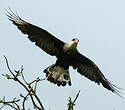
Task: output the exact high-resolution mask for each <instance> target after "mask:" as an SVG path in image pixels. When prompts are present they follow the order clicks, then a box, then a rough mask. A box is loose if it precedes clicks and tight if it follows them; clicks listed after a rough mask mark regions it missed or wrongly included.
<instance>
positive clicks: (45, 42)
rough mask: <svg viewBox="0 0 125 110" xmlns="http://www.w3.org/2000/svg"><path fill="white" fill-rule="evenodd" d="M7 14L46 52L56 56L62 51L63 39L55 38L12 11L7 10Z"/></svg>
mask: <svg viewBox="0 0 125 110" xmlns="http://www.w3.org/2000/svg"><path fill="white" fill-rule="evenodd" d="M10 11H11V10H10ZM7 16H8V19H9V20H10V21H12V22H13V24H15V25H16V26H17V28H18V29H19V30H20V31H21V32H22V33H24V34H27V35H28V38H29V39H30V40H31V41H32V42H35V44H36V45H37V46H38V47H40V48H41V49H42V50H43V51H45V52H46V53H48V54H50V55H52V56H53V55H54V56H56V57H59V56H60V55H61V53H63V50H62V49H63V45H64V42H63V41H61V40H59V39H57V38H56V37H54V36H53V35H52V34H50V33H49V32H47V31H46V30H44V29H42V28H39V27H37V26H35V25H32V24H30V23H28V22H26V21H24V20H23V19H21V18H20V17H19V16H18V15H16V14H14V13H13V12H12V11H11V12H9V11H7Z"/></svg>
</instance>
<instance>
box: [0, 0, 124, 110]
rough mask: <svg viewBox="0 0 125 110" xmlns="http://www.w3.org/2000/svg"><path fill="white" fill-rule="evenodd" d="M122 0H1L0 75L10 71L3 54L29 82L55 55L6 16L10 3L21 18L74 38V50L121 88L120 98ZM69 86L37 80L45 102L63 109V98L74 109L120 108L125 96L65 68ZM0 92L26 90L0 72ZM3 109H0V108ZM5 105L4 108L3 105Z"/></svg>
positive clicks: (12, 94)
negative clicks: (32, 40)
mask: <svg viewBox="0 0 125 110" xmlns="http://www.w3.org/2000/svg"><path fill="white" fill-rule="evenodd" d="M124 4H125V1H124V0H61V1H59V0H32V1H31V0H0V12H1V13H0V34H1V35H0V74H6V73H9V72H8V70H7V67H6V63H5V59H4V57H3V55H5V56H6V57H7V58H8V60H9V64H10V66H11V69H12V70H18V69H20V67H21V65H23V67H24V74H25V77H26V79H27V80H28V81H31V80H33V79H34V78H35V77H38V76H39V77H41V78H44V77H45V74H44V73H43V72H42V70H44V69H45V68H46V67H47V66H49V65H51V64H53V63H55V61H56V58H55V57H52V56H49V55H47V54H46V53H45V52H43V51H42V50H41V49H40V48H38V47H36V46H35V45H34V44H33V43H31V42H30V41H29V40H28V39H27V38H26V37H25V36H26V35H24V34H22V33H21V32H20V31H19V30H18V29H17V28H16V26H14V25H13V24H12V23H11V22H10V21H9V20H8V18H7V16H6V15H5V13H6V12H5V9H8V7H11V9H12V10H13V11H17V12H18V14H19V15H20V17H21V18H22V19H24V20H26V21H28V22H30V23H32V24H34V25H37V26H39V27H41V28H43V29H45V30H47V31H48V32H50V33H51V34H53V35H54V36H56V37H58V38H59V39H61V40H63V41H65V42H70V41H71V39H72V38H79V39H80V42H79V44H78V50H79V51H80V52H81V53H82V54H83V55H85V56H87V57H88V58H90V59H91V60H93V61H94V62H95V63H96V64H97V65H98V67H99V68H100V69H101V71H102V72H103V74H104V75H105V76H106V78H108V79H109V80H110V81H111V82H112V83H113V84H115V85H118V87H120V88H122V89H123V90H122V94H121V95H122V96H123V97H124V98H125V94H124V90H125V80H124V78H125V69H124V68H125V67H124V66H125V59H124V56H125V6H124ZM70 73H71V80H72V86H71V87H69V86H66V87H57V86H56V85H53V84H51V83H49V82H48V81H43V82H40V83H39V85H38V95H39V97H40V98H41V100H42V103H43V105H44V107H45V108H46V110H47V109H49V108H51V110H64V109H65V110H66V108H67V101H68V97H69V96H71V97H73V98H75V96H76V94H77V92H78V91H79V90H81V92H80V95H79V98H78V99H77V101H76V105H75V110H113V109H114V110H124V109H125V99H124V98H123V99H122V98H120V97H119V96H117V95H115V94H113V93H112V92H110V91H108V90H106V89H105V88H103V87H102V86H101V85H97V84H95V83H94V82H91V81H90V80H88V79H87V78H85V77H83V76H81V75H80V74H79V73H77V72H76V70H73V69H72V68H70ZM0 88H1V89H0V97H3V96H6V98H7V99H8V100H9V99H12V98H13V97H19V94H20V93H25V90H24V89H23V88H22V87H21V86H20V85H18V84H17V83H15V82H13V81H11V80H7V79H5V78H4V77H2V75H0ZM3 110H4V109H3ZM5 110H6V108H5Z"/></svg>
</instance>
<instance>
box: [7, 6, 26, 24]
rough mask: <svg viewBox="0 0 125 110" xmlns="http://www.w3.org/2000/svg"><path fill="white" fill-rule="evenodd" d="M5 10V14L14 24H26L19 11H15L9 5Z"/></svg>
mask: <svg viewBox="0 0 125 110" xmlns="http://www.w3.org/2000/svg"><path fill="white" fill-rule="evenodd" d="M5 11H6V13H5V15H6V16H7V17H8V19H9V20H10V21H12V22H13V23H14V24H26V22H25V21H24V20H22V19H21V18H20V16H19V15H18V13H17V12H15V13H14V12H13V11H12V9H11V8H10V7H8V9H5Z"/></svg>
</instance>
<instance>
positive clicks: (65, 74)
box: [6, 9, 119, 95]
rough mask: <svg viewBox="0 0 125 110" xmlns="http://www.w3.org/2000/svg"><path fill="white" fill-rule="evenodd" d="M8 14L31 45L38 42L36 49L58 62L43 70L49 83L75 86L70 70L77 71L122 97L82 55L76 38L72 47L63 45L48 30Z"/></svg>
mask: <svg viewBox="0 0 125 110" xmlns="http://www.w3.org/2000/svg"><path fill="white" fill-rule="evenodd" d="M6 11H7V13H6V15H7V16H8V19H9V20H10V21H12V23H13V24H14V25H16V26H17V28H18V29H19V30H20V31H21V32H22V33H23V34H27V35H28V36H27V38H28V39H29V40H30V41H31V42H34V43H35V45H36V46H38V47H39V48H41V49H42V50H43V51H44V52H46V53H47V54H49V55H51V56H55V57H56V58H57V60H56V62H55V63H53V64H51V65H50V66H48V67H47V68H46V69H44V70H43V72H44V73H45V75H46V79H47V80H48V81H49V82H51V83H53V84H56V85H57V86H66V85H69V86H71V85H72V83H71V78H70V73H69V67H73V69H76V70H77V72H78V73H80V74H81V75H82V76H85V77H86V78H88V79H89V80H91V81H94V82H95V83H97V84H98V85H100V84H101V85H102V86H103V87H104V88H106V89H107V90H109V91H112V92H113V93H115V94H118V95H119V90H118V87H117V86H116V85H114V84H112V83H111V82H110V81H109V80H108V79H107V78H106V77H105V76H104V75H103V73H102V72H101V70H100V69H99V67H98V66H97V65H96V64H95V63H94V62H93V61H92V60H90V59H89V58H87V57H86V56H84V55H82V54H81V53H80V52H79V51H78V49H77V45H78V43H79V39H78V38H73V39H72V40H71V42H69V43H66V42H63V41H62V40H60V39H58V38H57V37H55V36H54V35H52V34H51V33H50V32H48V31H47V30H45V29H43V28H40V27H38V26H35V25H33V24H31V23H29V22H27V21H25V20H23V19H22V18H21V17H20V16H19V15H18V14H17V13H16V14H15V13H14V12H13V11H12V10H11V9H10V11H8V10H6Z"/></svg>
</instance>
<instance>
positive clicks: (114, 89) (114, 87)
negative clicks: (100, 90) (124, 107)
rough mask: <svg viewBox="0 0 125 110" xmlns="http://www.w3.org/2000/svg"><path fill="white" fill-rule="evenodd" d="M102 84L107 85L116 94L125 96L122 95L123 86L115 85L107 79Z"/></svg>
mask: <svg viewBox="0 0 125 110" xmlns="http://www.w3.org/2000/svg"><path fill="white" fill-rule="evenodd" d="M102 85H103V87H105V88H107V89H108V90H110V91H112V92H113V93H114V94H116V95H118V96H119V97H121V98H124V97H123V96H122V95H121V94H122V92H121V90H122V88H119V87H118V86H117V85H114V84H113V83H111V82H110V81H108V80H107V79H105V80H103V82H102Z"/></svg>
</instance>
